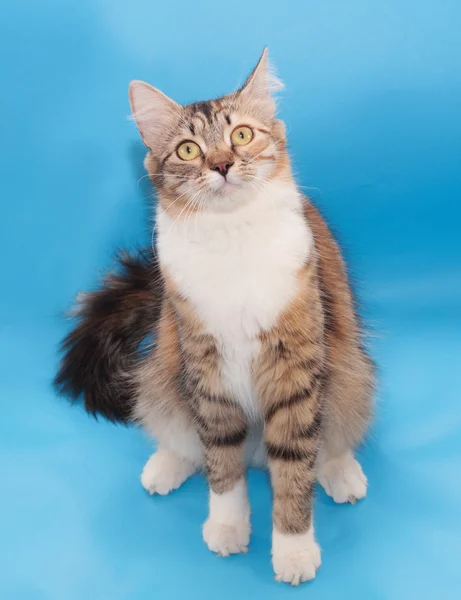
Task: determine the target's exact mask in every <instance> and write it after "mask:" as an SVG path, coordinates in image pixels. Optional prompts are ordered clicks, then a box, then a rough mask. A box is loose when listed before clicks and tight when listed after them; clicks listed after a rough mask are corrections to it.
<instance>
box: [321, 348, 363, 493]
mask: <svg viewBox="0 0 461 600" xmlns="http://www.w3.org/2000/svg"><path fill="white" fill-rule="evenodd" d="M373 387H374V374H373V367H372V364H371V361H370V360H369V359H368V357H367V356H366V354H365V353H364V352H363V351H362V350H361V349H360V348H355V349H353V350H349V351H347V352H344V353H340V354H339V355H338V354H337V355H336V357H335V361H334V363H333V364H332V366H331V368H330V372H329V377H328V380H327V384H326V388H325V395H326V396H325V415H324V421H323V435H322V443H321V447H320V451H319V454H318V460H317V479H318V481H319V483H320V485H321V486H322V487H323V489H324V490H325V492H326V493H327V494H328V495H329V496H331V497H332V498H333V500H334V501H335V502H338V503H345V502H351V503H354V502H356V501H357V500H360V499H361V498H364V497H365V496H366V493H367V485H368V482H367V478H366V477H365V475H364V473H363V470H362V467H361V466H360V464H359V462H358V461H357V460H356V459H355V457H354V450H355V448H356V447H357V445H358V444H360V442H361V441H362V440H363V437H364V435H365V433H366V430H367V428H368V426H369V422H370V418H371V403H372V394H373Z"/></svg>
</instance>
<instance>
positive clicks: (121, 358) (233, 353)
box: [58, 57, 373, 584]
mask: <svg viewBox="0 0 461 600" xmlns="http://www.w3.org/2000/svg"><path fill="white" fill-rule="evenodd" d="M265 60H266V59H265V57H263V59H262V66H261V63H260V65H259V66H258V68H257V69H256V70H255V71H254V72H253V74H252V75H251V76H250V79H249V80H248V82H247V84H246V85H245V86H244V87H243V88H242V89H241V90H239V92H237V93H236V94H232V95H230V96H227V97H224V98H222V99H219V100H215V101H212V102H209V103H198V104H196V105H190V106H189V107H185V108H184V109H182V108H181V107H179V108H178V106H177V105H174V104H173V103H172V101H170V100H169V99H166V97H164V96H159V94H160V93H159V92H157V91H155V90H153V88H147V87H143V86H145V84H135V87H133V88H132V106H133V110H134V114H135V118H136V120H137V122H138V125H139V127H140V130H141V134H142V136H143V139H144V140H145V142H146V145H148V147H149V149H150V153H149V155H148V157H147V160H146V167H147V169H148V171H149V173H150V175H151V177H152V180H153V182H154V184H155V185H156V186H157V189H158V193H159V206H158V211H157V227H158V235H157V254H154V256H153V257H152V258H151V259H150V260H149V261H148V262H147V264H144V263H142V262H136V261H134V262H130V261H128V262H127V264H126V266H127V271H126V273H125V274H122V275H118V276H113V277H112V279H111V278H109V279H108V281H107V282H106V288H105V289H103V290H102V291H100V292H96V293H95V294H89V295H87V296H85V298H84V300H83V305H82V308H81V317H82V320H81V322H80V324H79V325H78V327H77V328H76V329H75V331H74V332H72V333H71V334H70V336H69V337H68V339H67V341H66V345H65V349H66V352H67V354H66V356H65V358H64V361H63V365H62V368H61V371H60V373H59V375H58V383H59V384H60V385H61V386H62V388H63V389H64V391H67V392H71V393H73V394H74V395H75V394H77V393H79V392H83V393H84V394H85V401H86V405H87V408H88V409H89V410H90V411H91V412H101V413H103V414H105V415H106V416H108V417H109V418H121V419H122V420H125V421H134V422H137V423H140V424H141V425H143V426H144V427H145V428H146V429H147V430H148V431H149V432H150V433H151V434H152V436H153V437H154V438H155V439H156V440H157V443H158V450H157V452H156V453H155V454H153V456H152V457H151V458H150V459H149V461H148V462H147V464H146V466H145V468H144V471H143V474H142V483H143V485H144V487H145V488H146V489H147V490H148V491H149V492H150V493H160V494H165V493H168V492H169V491H171V490H172V489H174V488H176V487H178V486H179V485H181V483H182V482H183V481H184V480H185V479H186V478H187V477H188V476H190V475H191V474H192V473H194V472H196V471H198V470H201V469H204V470H205V471H206V473H207V476H208V480H209V483H210V516H209V519H208V521H207V522H206V524H205V525H204V530H203V535H204V539H205V541H206V543H207V544H208V546H209V548H210V549H211V550H213V551H215V552H218V553H219V554H223V555H228V554H231V553H234V552H241V551H245V550H246V547H247V545H248V541H249V535H250V510H249V505H248V500H247V493H246V484H245V477H244V473H245V468H246V465H248V464H256V465H259V466H262V465H264V464H268V466H269V468H270V471H271V477H272V484H273V488H274V514H273V518H274V530H273V548H272V554H273V565H274V570H275V573H276V577H277V578H278V579H279V580H282V581H287V582H290V583H293V584H297V583H299V582H300V581H305V580H307V579H311V578H312V577H314V575H315V571H316V569H317V568H318V566H319V564H320V553H319V549H318V546H317V544H316V542H315V539H314V530H313V523H312V495H313V486H314V481H315V478H316V477H317V478H318V480H319V481H320V483H321V484H322V485H323V487H324V488H325V490H326V491H327V493H329V494H330V495H331V496H332V497H333V498H334V499H335V500H336V501H338V502H347V501H355V500H356V499H358V498H362V497H363V496H365V493H366V479H365V477H364V475H363V473H362V470H361V468H360V465H359V464H358V463H357V461H356V460H355V459H354V457H353V449H354V447H355V445H356V444H357V443H359V442H360V441H361V439H362V437H363V435H364V432H365V430H366V427H367V425H368V421H369V418H370V411H371V395H372V390H373V371H372V367H371V363H370V361H369V359H368V357H367V356H366V354H365V352H364V351H363V349H362V346H361V337H360V331H359V327H358V323H357V318H356V316H355V313H354V309H353V301H352V295H351V292H350V288H349V284H348V281H347V277H346V274H345V268H344V264H343V260H342V258H341V254H340V251H339V249H338V247H337V245H336V243H335V241H334V239H333V237H332V236H331V233H330V232H329V230H328V227H327V226H326V224H325V222H324V221H323V219H322V217H321V216H320V215H319V213H318V212H317V211H316V209H315V208H314V207H313V206H312V205H311V204H310V203H309V202H308V201H307V200H306V199H305V198H303V196H302V195H301V194H300V192H299V191H298V189H297V187H296V184H295V182H294V181H293V179H292V177H291V172H290V168H289V161H288V157H287V154H286V149H285V139H284V131H283V126H282V125H281V123H280V122H279V121H277V120H276V119H275V117H274V104H273V101H272V99H271V96H270V92H269V89H268V75H267V66H266V64H265ZM136 86H137V87H136ZM151 111H154V113H155V114H154V115H151V114H150V113H151ZM159 115H160V116H159ZM153 117H155V118H154V119H153ZM162 119H163V121H162ZM175 119H176V120H175ZM162 123H163V124H162ZM178 128H179V131H178ZM181 128H183V130H184V131H183V132H182V131H181ZM235 132H237V134H238V135H240V138H236V137H235ZM159 138H161V140H163V142H162V144H159ZM184 139H186V142H184V141H183V142H181V140H184ZM188 139H190V140H193V141H187V140H188ZM178 144H179V145H178ZM240 145H241V146H242V148H239V146H240ZM246 148H248V150H246ZM188 153H189V154H190V157H189V156H188ZM181 161H185V162H184V164H183V163H182V162H181ZM191 181H193V185H192V184H191V183H190V182H191ZM197 197H198V199H197ZM178 204H179V205H178ZM157 261H158V262H157ZM159 267H160V268H159ZM152 286H154V287H152ZM152 331H153V332H154V333H155V334H156V338H157V339H156V345H155V348H154V349H153V351H152V352H151V353H149V354H148V355H147V356H146V357H145V358H144V359H143V360H139V361H137V360H134V353H135V350H136V347H137V345H138V344H139V343H140V342H141V340H142V339H143V337H144V336H145V334H146V333H148V332H152ZM92 352H93V353H95V354H97V356H96V358H98V360H97V361H96V362H95V364H97V367H95V369H94V370H93V371H92V370H91V368H90V367H89V366H88V364H89V363H90V362H91V360H92V359H91V353H92ZM111 352H112V354H111ZM79 369H80V371H79Z"/></svg>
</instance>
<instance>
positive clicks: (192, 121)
mask: <svg viewBox="0 0 461 600" xmlns="http://www.w3.org/2000/svg"><path fill="white" fill-rule="evenodd" d="M233 109H234V107H233V106H232V103H231V102H229V100H228V98H226V97H223V98H218V99H217V100H208V101H203V102H194V103H193V104H188V105H187V106H185V108H184V110H185V119H186V121H187V123H188V127H189V130H190V131H191V133H192V134H193V135H195V134H196V133H198V132H200V133H203V132H204V131H207V132H209V131H210V130H211V131H213V130H215V131H216V130H219V131H222V129H223V128H224V127H226V125H230V124H231V112H232V110H233Z"/></svg>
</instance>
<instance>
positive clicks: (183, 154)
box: [176, 142, 200, 160]
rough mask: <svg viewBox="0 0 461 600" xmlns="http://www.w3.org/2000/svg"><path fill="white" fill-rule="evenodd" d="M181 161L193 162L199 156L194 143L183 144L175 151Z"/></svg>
mask: <svg viewBox="0 0 461 600" xmlns="http://www.w3.org/2000/svg"><path fill="white" fill-rule="evenodd" d="M176 154H177V155H178V156H179V158H180V159H181V160H193V159H194V158H197V156H199V154H200V146H199V145H198V144H196V143H195V142H183V143H182V144H180V145H179V146H178V148H177V150H176Z"/></svg>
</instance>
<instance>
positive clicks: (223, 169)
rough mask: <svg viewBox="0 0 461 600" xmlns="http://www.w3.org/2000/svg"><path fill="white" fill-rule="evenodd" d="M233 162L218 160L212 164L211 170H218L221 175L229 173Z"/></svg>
mask: <svg viewBox="0 0 461 600" xmlns="http://www.w3.org/2000/svg"><path fill="white" fill-rule="evenodd" d="M233 164H234V163H233V162H218V163H214V165H212V167H211V169H212V171H218V172H219V173H221V175H222V176H223V177H225V176H226V175H227V174H228V173H229V169H230V168H231V167H232V165H233Z"/></svg>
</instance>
